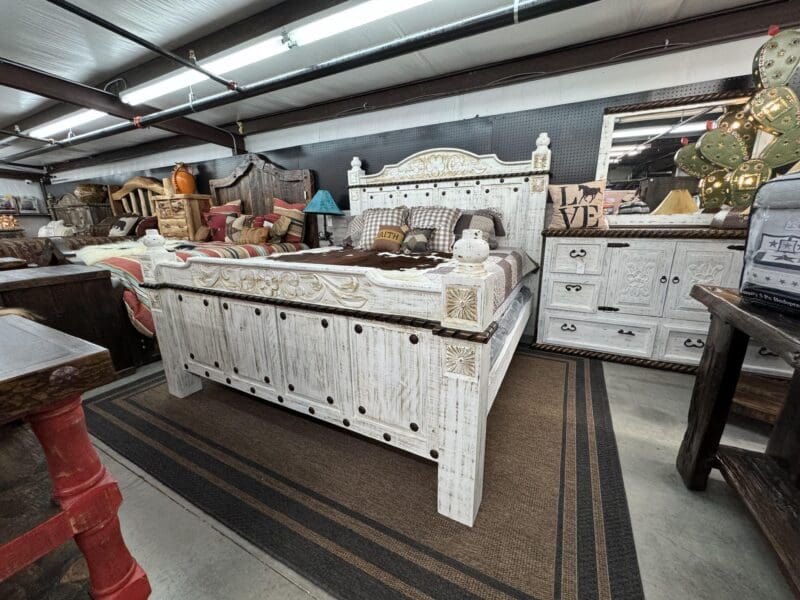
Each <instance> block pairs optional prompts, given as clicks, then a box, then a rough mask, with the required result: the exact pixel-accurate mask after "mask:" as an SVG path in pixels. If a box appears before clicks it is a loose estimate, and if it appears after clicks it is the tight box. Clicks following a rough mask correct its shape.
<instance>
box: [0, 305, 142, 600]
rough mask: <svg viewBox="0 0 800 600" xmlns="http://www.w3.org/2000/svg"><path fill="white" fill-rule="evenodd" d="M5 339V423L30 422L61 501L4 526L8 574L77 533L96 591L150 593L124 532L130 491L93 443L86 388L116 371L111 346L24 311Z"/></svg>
mask: <svg viewBox="0 0 800 600" xmlns="http://www.w3.org/2000/svg"><path fill="white" fill-rule="evenodd" d="M0 339H1V340H3V343H2V345H0V425H4V424H8V423H10V422H11V421H15V420H18V419H25V420H26V421H27V422H28V423H29V424H30V426H31V429H33V432H34V434H35V435H36V438H37V439H38V440H39V443H40V444H41V446H42V448H43V450H44V454H45V458H46V461H47V467H48V471H49V473H50V479H51V480H52V483H53V491H54V496H55V500H56V502H57V504H58V509H57V510H54V511H52V512H51V514H49V515H48V516H47V518H46V519H45V520H43V521H41V522H38V524H35V525H34V526H33V527H30V528H27V527H26V528H25V530H24V531H17V530H16V528H15V527H12V528H11V529H12V531H7V530H5V529H4V530H3V531H2V532H0V581H3V580H5V579H6V578H8V577H10V576H11V575H12V574H14V573H16V572H17V571H20V570H21V569H24V568H25V567H27V566H28V565H30V564H32V563H33V562H34V561H37V560H39V559H40V558H41V557H43V556H44V555H46V554H47V553H49V552H51V551H53V550H56V549H57V548H59V547H60V546H61V545H62V544H64V543H65V542H66V541H68V540H69V539H70V538H74V539H75V542H76V544H77V545H78V548H79V549H80V551H81V552H82V553H83V555H84V557H85V558H86V563H87V565H88V568H89V576H90V578H91V591H92V596H93V598H95V599H96V600H99V599H103V600H142V599H144V598H147V597H148V596H149V594H150V584H149V583H148V581H147V576H146V575H145V573H144V571H143V570H142V569H141V567H140V566H139V565H138V564H137V563H136V561H135V560H134V559H133V557H132V556H131V555H130V553H129V552H128V549H127V548H126V546H125V542H124V541H123V539H122V534H121V533H120V528H119V519H118V518H117V510H118V508H119V506H120V504H121V502H122V495H121V494H120V491H119V487H118V486H117V482H116V481H115V480H114V479H113V477H112V476H111V474H110V473H109V472H108V471H107V470H106V468H105V467H104V466H103V464H102V463H101V462H100V458H99V457H98V456H97V453H96V452H95V450H94V448H93V447H92V444H91V441H90V440H89V434H88V432H87V430H86V423H85V421H84V415H83V408H82V407H81V394H82V393H83V392H84V391H86V390H88V389H91V388H94V387H97V386H100V385H103V384H106V383H109V382H110V381H112V380H113V379H114V378H115V373H114V367H113V366H112V364H111V358H110V356H109V354H108V351H107V350H105V349H103V348H101V347H99V346H95V345H94V344H91V343H89V342H85V341H83V340H81V339H78V338H75V337H72V336H70V335H67V334H65V333H61V332H59V331H56V330H54V329H50V328H49V327H45V326H44V325H40V324H38V323H34V322H32V321H28V320H26V319H23V318H21V317H17V316H5V317H0ZM23 509H24V507H23V506H20V512H21V513H22V512H23ZM22 520H24V519H22Z"/></svg>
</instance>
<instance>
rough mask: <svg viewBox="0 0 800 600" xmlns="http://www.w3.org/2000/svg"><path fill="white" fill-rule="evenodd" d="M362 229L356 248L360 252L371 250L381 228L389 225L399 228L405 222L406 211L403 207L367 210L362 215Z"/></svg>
mask: <svg viewBox="0 0 800 600" xmlns="http://www.w3.org/2000/svg"><path fill="white" fill-rule="evenodd" d="M361 214H362V215H363V217H364V227H363V229H362V230H361V239H360V240H359V241H358V244H356V245H355V247H356V248H358V249H360V250H372V247H373V242H374V241H375V236H377V235H378V232H379V231H380V229H381V227H382V226H384V225H391V226H394V227H400V225H403V224H404V223H405V221H406V215H407V214H408V209H407V208H406V207H405V206H399V207H397V208H368V209H367V210H365V211H364V212H363V213H361Z"/></svg>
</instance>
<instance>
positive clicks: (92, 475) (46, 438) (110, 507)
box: [27, 396, 150, 600]
mask: <svg viewBox="0 0 800 600" xmlns="http://www.w3.org/2000/svg"><path fill="white" fill-rule="evenodd" d="M27 419H28V421H29V422H30V425H31V428H32V429H33V432H34V434H36V437H37V438H38V439H39V442H40V443H41V445H42V448H43V449H44V454H45V458H46V460H47V468H48V470H49V472H50V478H51V479H52V481H53V488H54V492H55V497H56V499H57V500H58V502H59V504H60V505H61V507H62V508H63V509H64V511H66V513H67V514H68V515H69V517H70V518H69V522H70V524H71V526H72V528H73V531H74V532H75V542H76V543H77V544H78V548H80V550H81V552H82V553H83V555H84V556H85V557H86V564H87V565H88V567H89V575H90V577H91V581H92V597H93V598H96V599H98V600H143V599H145V598H147V597H148V596H149V595H150V584H149V583H148V581H147V576H146V575H145V573H144V571H143V570H142V568H141V567H140V566H139V565H138V564H137V563H136V561H135V560H134V559H133V557H132V556H131V554H130V552H129V551H128V548H127V547H126V546H125V542H124V540H123V539H122V534H121V533H120V529H119V519H118V518H117V510H118V508H119V506H120V504H121V503H122V495H121V494H120V492H119V487H118V486H117V482H116V481H115V480H114V479H113V477H111V474H110V473H108V471H106V468H105V467H104V466H103V464H102V463H101V462H100V458H99V457H98V456H97V452H95V449H94V447H93V446H92V443H91V441H90V440H89V433H88V432H87V430H86V422H85V421H84V416H83V408H82V407H81V399H80V396H75V397H73V398H71V399H69V400H67V401H66V402H64V403H61V404H59V405H57V406H55V407H52V408H49V409H47V410H45V411H42V412H39V413H36V414H33V415H30V416H29V417H27Z"/></svg>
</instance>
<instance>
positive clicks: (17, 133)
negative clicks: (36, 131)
mask: <svg viewBox="0 0 800 600" xmlns="http://www.w3.org/2000/svg"><path fill="white" fill-rule="evenodd" d="M0 134H3V135H10V136H13V137H17V138H21V139H23V140H30V141H32V142H41V143H42V144H48V145H49V144H54V143H55V141H54V140H53V139H50V138H40V137H34V136H32V135H28V134H27V133H22V132H21V131H14V130H13V129H0Z"/></svg>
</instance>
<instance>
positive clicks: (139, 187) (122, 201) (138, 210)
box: [108, 177, 164, 217]
mask: <svg viewBox="0 0 800 600" xmlns="http://www.w3.org/2000/svg"><path fill="white" fill-rule="evenodd" d="M163 194H164V186H162V185H161V182H160V181H156V180H155V179H151V178H150V177H132V178H131V179H128V181H126V182H125V183H124V184H122V187H121V188H119V189H118V190H116V191H113V192H112V191H110V190H109V194H108V196H109V201H110V203H111V212H112V213H114V216H117V215H122V214H126V213H134V214H137V215H141V216H143V217H149V216H152V215H154V214H155V206H154V205H153V196H162V195H163Z"/></svg>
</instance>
